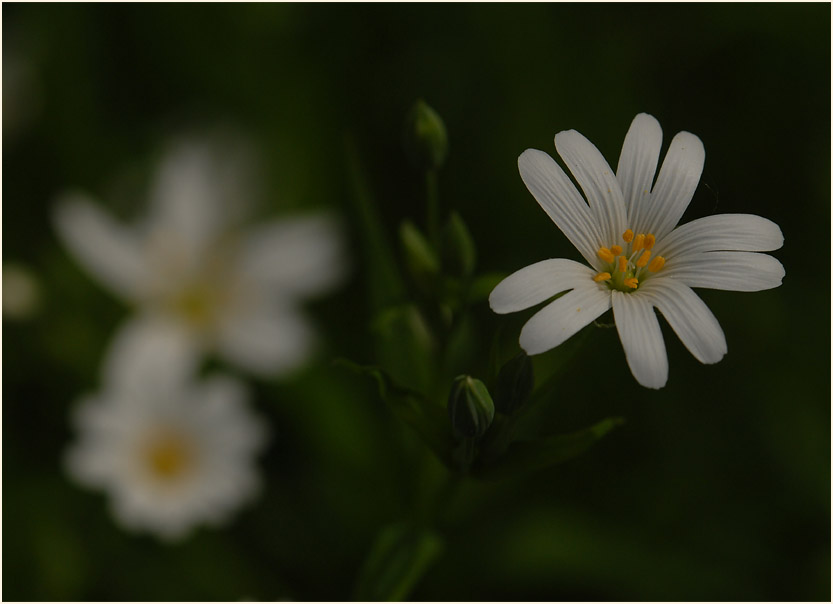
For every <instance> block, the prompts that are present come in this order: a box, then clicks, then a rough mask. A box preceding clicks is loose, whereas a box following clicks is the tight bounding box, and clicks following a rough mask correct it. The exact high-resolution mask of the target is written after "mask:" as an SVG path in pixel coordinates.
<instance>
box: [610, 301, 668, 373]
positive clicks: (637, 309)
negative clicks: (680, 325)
mask: <svg viewBox="0 0 833 604" xmlns="http://www.w3.org/2000/svg"><path fill="white" fill-rule="evenodd" d="M613 317H614V319H615V320H616V330H617V331H618V332H619V339H620V340H621V342H622V348H624V349H625V358H626V359H627V360H628V366H629V367H630V368H631V373H633V377H635V378H636V381H637V382H639V383H640V384H642V385H643V386H645V387H646V388H662V387H663V386H665V382H666V381H668V355H666V353H665V342H664V341H663V339H662V331H661V330H660V328H659V321H657V315H656V313H655V312H654V308H653V306H652V305H651V302H650V301H649V300H647V299H645V298H644V297H642V296H639V295H634V294H626V293H622V292H618V291H614V292H613Z"/></svg>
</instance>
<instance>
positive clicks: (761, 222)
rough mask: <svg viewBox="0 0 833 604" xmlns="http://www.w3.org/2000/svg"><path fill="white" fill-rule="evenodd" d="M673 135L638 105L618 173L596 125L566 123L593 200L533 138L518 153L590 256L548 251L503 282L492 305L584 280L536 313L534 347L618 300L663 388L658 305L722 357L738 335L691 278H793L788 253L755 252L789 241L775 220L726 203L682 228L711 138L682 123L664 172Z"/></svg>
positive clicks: (695, 349) (530, 349) (692, 342)
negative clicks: (785, 262)
mask: <svg viewBox="0 0 833 604" xmlns="http://www.w3.org/2000/svg"><path fill="white" fill-rule="evenodd" d="M661 144H662V130H661V128H660V125H659V122H657V120H656V119H654V118H653V117H652V116H650V115H647V114H645V113H641V114H639V115H637V116H636V118H634V120H633V123H632V124H631V127H630V130H628V134H627V136H626V137H625V142H624V145H623V146H622V153H621V156H620V157H619V167H618V168H617V171H616V174H615V175H614V173H613V170H611V169H610V167H609V166H608V164H607V162H606V161H605V159H604V158H603V157H602V155H601V153H599V150H598V149H596V147H595V146H594V145H593V144H592V143H590V141H588V140H587V139H586V138H585V137H584V136H582V135H581V134H579V133H578V132H576V131H575V130H568V131H565V132H559V133H558V134H557V135H556V136H555V147H556V149H557V150H558V153H559V155H561V158H562V159H563V160H564V163H565V164H567V167H569V168H570V171H571V172H572V173H573V176H574V177H575V179H576V181H578V183H579V185H581V188H582V189H583V190H584V194H585V196H586V198H587V201H586V202H585V200H584V199H583V198H582V197H581V195H580V194H579V192H578V191H577V190H576V188H575V186H574V185H573V183H572V182H571V181H570V179H569V177H568V176H567V175H566V174H565V173H564V171H563V170H562V169H561V168H560V167H559V165H558V164H557V163H556V162H555V161H554V160H553V159H552V158H551V157H550V156H549V155H547V154H546V153H544V152H542V151H538V150H535V149H527V150H526V151H524V153H523V154H521V156H520V157H519V158H518V167H519V169H520V173H521V178H523V181H524V183H525V184H526V186H527V188H528V189H529V191H530V192H531V193H532V195H533V196H534V197H535V199H536V200H537V201H538V203H539V204H540V205H541V207H542V208H543V209H544V211H545V212H546V213H547V214H548V215H549V217H550V218H551V219H552V220H553V222H555V224H556V226H558V228H559V229H561V231H562V232H563V233H564V235H565V236H566V237H567V239H569V240H570V242H571V243H572V244H573V245H575V246H576V248H577V249H578V251H579V253H580V254H581V255H582V256H583V257H584V259H585V260H586V261H587V263H588V264H589V265H590V267H588V266H585V265H583V264H580V263H578V262H574V261H572V260H564V259H551V260H543V261H541V262H538V263H536V264H533V265H530V266H528V267H526V268H524V269H521V270H519V271H517V272H516V273H514V274H512V275H510V276H509V277H507V278H506V279H504V280H503V281H502V282H501V283H499V284H498V285H497V287H495V289H494V290H493V291H492V293H491V295H490V297H489V303H490V305H491V307H492V310H494V311H495V312H497V313H509V312H515V311H519V310H523V309H526V308H529V307H531V306H534V305H536V304H538V303H540V302H543V301H545V300H547V299H549V298H551V297H552V296H554V295H556V294H558V293H561V292H564V291H567V290H572V291H570V292H569V293H567V294H565V295H563V296H562V297H560V298H558V299H556V300H555V301H553V302H551V303H550V304H549V305H547V306H545V307H544V308H543V309H542V310H541V311H539V312H538V313H537V314H535V315H534V316H533V317H532V318H531V319H530V320H529V321H528V322H527V323H526V325H525V326H524V328H523V330H522V331H521V337H520V344H521V347H522V348H523V349H524V350H526V352H527V353H529V354H538V353H541V352H545V351H547V350H550V349H551V348H554V347H556V346H558V345H559V344H561V343H562V342H564V341H565V340H567V339H568V338H569V337H570V336H572V335H573V334H575V333H576V332H577V331H578V330H580V329H581V328H582V327H584V326H585V325H587V324H588V323H590V322H591V321H593V320H594V319H596V318H597V317H598V316H599V315H601V314H602V313H603V312H605V311H606V310H608V309H609V308H611V307H613V316H614V319H615V321H616V328H617V330H618V332H619V338H620V340H621V341H622V347H623V348H624V350H625V357H626V358H627V361H628V365H629V366H630V369H631V372H632V373H633V375H634V377H635V378H636V379H637V381H638V382H639V383H640V384H642V385H643V386H646V387H648V388H661V387H662V386H664V385H665V382H666V381H667V378H668V357H667V355H666V353H665V343H664V342H663V339H662V333H661V331H660V327H659V322H658V320H657V316H656V314H655V313H654V311H653V309H654V307H656V308H657V309H659V311H660V312H661V313H662V314H663V316H664V317H665V319H666V320H667V321H668V323H669V325H671V328H672V329H673V330H674V332H675V333H676V334H677V336H679V338H680V340H682V342H683V344H684V345H685V346H686V348H688V350H689V351H690V352H691V354H693V355H694V357H695V358H696V359H697V360H698V361H700V362H701V363H716V362H718V361H719V360H720V359H721V358H723V355H724V354H726V350H727V348H726V339H725V337H724V335H723V330H722V329H721V328H720V325H719V324H718V322H717V319H715V317H714V315H713V314H712V313H711V311H710V310H709V309H708V307H707V306H706V305H705V303H704V302H703V301H702V300H701V299H700V298H699V297H698V296H697V295H696V294H695V293H694V292H693V291H692V290H691V288H692V287H704V288H711V289H724V290H734V291H759V290H764V289H770V288H773V287H777V286H779V285H780V284H781V280H782V278H783V277H784V267H783V266H781V263H780V262H778V261H777V260H776V259H775V258H773V257H771V256H768V255H766V254H758V253H753V252H763V251H770V250H775V249H778V248H779V247H781V245H782V244H783V242H784V238H783V236H782V234H781V230H780V229H779V228H778V225H776V224H775V223H773V222H771V221H769V220H767V219H765V218H761V217H760V216H753V215H750V214H723V215H716V216H708V217H706V218H700V219H697V220H693V221H691V222H689V223H687V224H684V225H682V226H679V227H677V228H674V227H675V226H676V224H677V222H678V221H679V220H680V217H681V216H682V215H683V212H684V211H685V209H686V207H688V204H689V202H690V201H691V198H692V196H693V195H694V190H695V189H696V188H697V183H698V182H699V180H700V173H701V172H702V170H703V162H704V159H705V151H704V149H703V144H702V142H700V139H699V138H697V137H696V136H694V135H693V134H691V133H689V132H680V133H678V134H677V135H676V136H675V137H674V138H673V140H672V141H671V145H670V147H669V149H668V153H667V154H666V156H665V161H664V162H663V164H662V168H661V169H660V171H659V176H658V177H657V179H656V183H654V173H655V172H656V168H657V163H658V161H659V153H660V146H661ZM652 185H653V186H652Z"/></svg>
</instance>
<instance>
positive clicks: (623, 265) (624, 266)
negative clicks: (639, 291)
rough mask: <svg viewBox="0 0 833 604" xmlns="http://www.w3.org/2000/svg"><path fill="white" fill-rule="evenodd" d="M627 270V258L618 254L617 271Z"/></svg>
mask: <svg viewBox="0 0 833 604" xmlns="http://www.w3.org/2000/svg"><path fill="white" fill-rule="evenodd" d="M626 270H628V259H627V258H625V257H624V256H619V272H620V273H624V272H625V271H626Z"/></svg>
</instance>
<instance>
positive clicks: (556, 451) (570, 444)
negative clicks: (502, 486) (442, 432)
mask: <svg viewBox="0 0 833 604" xmlns="http://www.w3.org/2000/svg"><path fill="white" fill-rule="evenodd" d="M624 422H625V420H624V419H622V418H621V417H608V418H606V419H603V420H602V421H600V422H598V423H596V424H594V425H592V426H590V427H588V428H584V429H583V430H579V431H578V432H573V433H571V434H557V435H554V436H549V437H546V438H543V439H540V440H533V441H525V442H515V443H512V444H511V445H509V448H508V449H507V451H506V453H505V455H504V456H503V457H501V458H500V459H499V460H497V461H496V462H495V463H494V464H491V465H489V466H486V467H482V468H479V469H478V471H477V474H478V475H479V476H480V477H481V478H488V479H500V478H507V477H510V476H518V475H520V474H522V473H528V472H534V471H538V470H542V469H544V468H547V467H550V466H554V465H557V464H560V463H563V462H565V461H567V460H570V459H572V458H574V457H577V456H578V455H581V454H582V453H584V452H585V451H586V450H587V449H589V448H590V447H591V446H593V445H594V444H595V443H596V442H598V441H599V440H601V439H602V438H603V437H604V436H605V435H606V434H607V433H608V432H610V431H611V430H613V429H614V428H615V427H617V426H620V425H622V424H623V423H624Z"/></svg>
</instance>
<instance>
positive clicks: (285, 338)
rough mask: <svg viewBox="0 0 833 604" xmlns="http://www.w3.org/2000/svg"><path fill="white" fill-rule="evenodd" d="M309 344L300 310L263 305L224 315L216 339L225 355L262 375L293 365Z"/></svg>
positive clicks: (310, 338) (307, 351)
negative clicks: (225, 317) (258, 307)
mask: <svg viewBox="0 0 833 604" xmlns="http://www.w3.org/2000/svg"><path fill="white" fill-rule="evenodd" d="M312 346H313V334H312V331H311V329H310V327H309V326H308V324H307V322H306V320H305V319H304V317H303V316H302V315H301V314H300V313H298V312H297V311H294V310H290V309H270V308H266V307H263V308H260V309H252V310H251V311H250V312H247V313H240V314H237V315H233V316H228V317H227V320H226V322H225V323H224V324H223V325H221V327H220V333H219V342H218V347H219V352H220V354H221V355H222V356H224V357H225V358H226V359H228V360H229V361H231V362H233V363H236V364H238V365H240V366H241V367H244V368H245V369H248V370H250V371H253V372H255V373H259V374H261V375H265V376H274V375H281V374H285V373H288V372H289V371H292V370H293V369H296V368H297V367H298V366H299V365H301V364H302V363H303V362H304V361H305V360H306V359H307V357H308V356H309V354H310V351H311V349H312Z"/></svg>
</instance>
